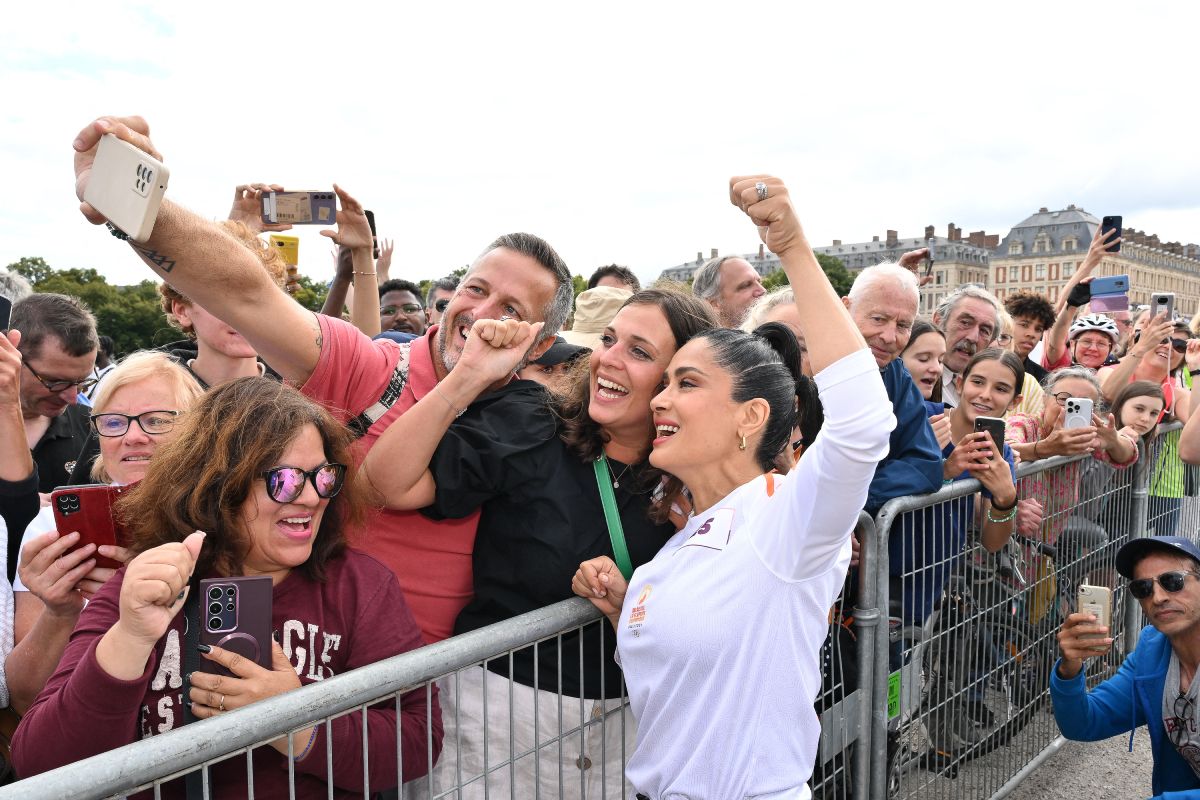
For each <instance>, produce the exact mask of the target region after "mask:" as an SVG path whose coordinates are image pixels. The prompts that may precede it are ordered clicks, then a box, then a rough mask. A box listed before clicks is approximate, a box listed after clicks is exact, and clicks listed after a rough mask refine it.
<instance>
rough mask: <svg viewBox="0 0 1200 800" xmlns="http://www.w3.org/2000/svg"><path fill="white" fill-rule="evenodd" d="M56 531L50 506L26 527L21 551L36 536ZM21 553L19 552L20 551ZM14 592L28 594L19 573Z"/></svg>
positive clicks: (14, 582) (13, 587)
mask: <svg viewBox="0 0 1200 800" xmlns="http://www.w3.org/2000/svg"><path fill="white" fill-rule="evenodd" d="M52 530H54V509H53V508H51V507H50V506H45V507H44V508H42V510H41V511H39V512H38V515H37V516H36V517H34V518H33V520H31V521H30V523H29V524H28V525H26V526H25V533H24V534H23V535H22V536H21V547H20V550H24V549H25V545H27V544H29V542H30V540H32V539H33V538H34V537H36V536H41V535H42V534H43V533H45V532H46V531H52ZM18 552H19V551H18ZM12 590H13V591H14V592H28V591H29V590H28V589H26V588H25V584H23V583H21V574H20V573H17V579H16V580H15V581H13V585H12Z"/></svg>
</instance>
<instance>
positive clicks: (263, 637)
mask: <svg viewBox="0 0 1200 800" xmlns="http://www.w3.org/2000/svg"><path fill="white" fill-rule="evenodd" d="M198 608H199V611H200V620H199V621H200V643H201V644H206V645H209V646H210V647H220V648H221V649H222V650H228V651H229V652H231V653H236V654H238V655H240V656H241V657H242V658H245V659H246V660H248V661H252V662H254V663H255V664H258V665H259V666H260V667H263V668H264V669H270V668H271V643H272V641H273V640H272V638H271V612H272V583H271V577H270V576H269V575H252V576H237V577H232V578H206V579H205V580H202V581H200V602H199V605H198ZM194 621H195V620H193V622H194ZM203 671H204V672H209V673H212V674H215V675H228V676H230V677H236V676H234V674H233V673H232V672H230V671H229V670H228V669H226V668H225V667H223V666H221V665H220V664H218V663H216V662H211V661H210V662H208V663H207V664H205V665H204V669H203Z"/></svg>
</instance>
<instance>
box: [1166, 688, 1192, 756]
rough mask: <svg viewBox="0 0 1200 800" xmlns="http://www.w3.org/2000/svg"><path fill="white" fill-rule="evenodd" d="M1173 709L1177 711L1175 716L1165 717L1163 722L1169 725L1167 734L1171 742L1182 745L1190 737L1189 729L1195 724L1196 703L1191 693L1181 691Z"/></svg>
mask: <svg viewBox="0 0 1200 800" xmlns="http://www.w3.org/2000/svg"><path fill="white" fill-rule="evenodd" d="M1171 710H1172V711H1174V712H1175V716H1174V717H1173V718H1171V719H1165V720H1163V722H1165V723H1166V725H1167V736H1168V737H1170V739H1171V744H1173V745H1175V746H1176V747H1180V746H1181V745H1183V743H1184V742H1185V741H1186V740H1187V739H1188V731H1190V730H1191V729H1192V726H1193V725H1194V724H1195V723H1194V721H1193V717H1194V716H1195V714H1196V710H1195V704H1194V703H1193V702H1192V698H1191V696H1190V695H1187V694H1184V693H1182V692H1181V693H1180V694H1179V696H1178V697H1176V698H1175V703H1174V707H1173V708H1172V709H1171Z"/></svg>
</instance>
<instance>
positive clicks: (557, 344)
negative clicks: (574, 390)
mask: <svg viewBox="0 0 1200 800" xmlns="http://www.w3.org/2000/svg"><path fill="white" fill-rule="evenodd" d="M590 352H592V351H591V350H590V349H588V348H586V347H580V346H579V345H577V344H571V343H570V342H568V341H567V340H566V339H564V338H563V337H562V336H555V337H554V344H552V345H550V349H549V350H547V351H546V352H545V353H544V354H542V357H541V358H539V359H536V360H534V361H530V362H529V363H528V364H526V365H525V367H523V368H522V369H521V370H520V371H519V372H517V377H518V378H521V379H522V380H526V381H536V382H538V383H540V384H541V385H542V386H545V387H546V388H547V389H549V390H550V391H551V392H553V393H554V394H566V393H567V391H568V389H569V387H570V385H571V379H570V375H571V367H572V366H574V364H575V362H576V361H578V360H579V359H580V358H583V357H584V356H586V355H587V354H588V353H590Z"/></svg>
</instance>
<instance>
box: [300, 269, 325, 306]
mask: <svg viewBox="0 0 1200 800" xmlns="http://www.w3.org/2000/svg"><path fill="white" fill-rule="evenodd" d="M296 284H297V286H296V293H295V294H294V295H292V297H294V298H295V300H296V302H297V303H299V304H300V305H302V306H304V307H305V308H307V309H308V310H309V311H318V312H319V311H320V310H321V306H323V305H325V295H327V294H329V289H328V288H326V286H325V284H323V283H318V282H317V281H314V280H313V279H312V278H310V277H308V276H307V275H300V276H298V277H297V278H296Z"/></svg>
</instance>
